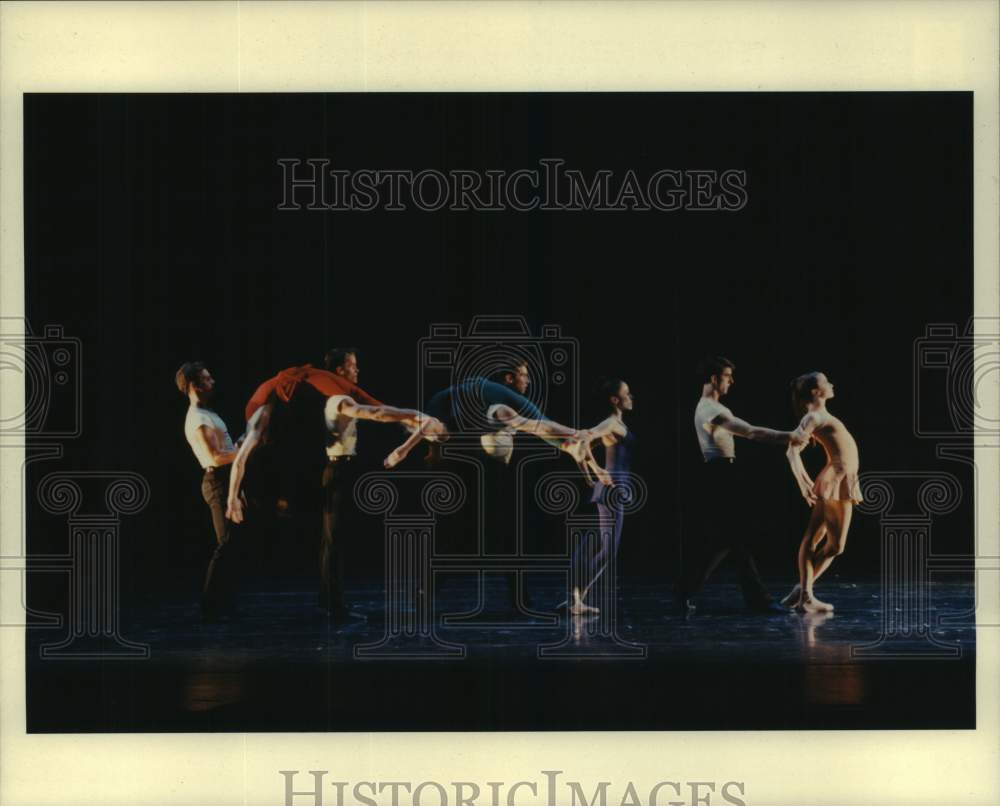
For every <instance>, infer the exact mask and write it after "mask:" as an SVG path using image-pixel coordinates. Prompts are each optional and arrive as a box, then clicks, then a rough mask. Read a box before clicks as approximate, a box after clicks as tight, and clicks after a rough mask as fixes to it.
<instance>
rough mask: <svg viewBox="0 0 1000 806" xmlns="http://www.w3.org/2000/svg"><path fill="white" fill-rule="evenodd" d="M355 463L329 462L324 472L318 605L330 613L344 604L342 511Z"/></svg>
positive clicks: (350, 484)
mask: <svg viewBox="0 0 1000 806" xmlns="http://www.w3.org/2000/svg"><path fill="white" fill-rule="evenodd" d="M355 475H356V473H355V470H354V461H353V460H352V459H348V458H343V459H336V460H330V461H329V462H327V465H326V469H324V470H323V528H322V533H321V537H320V543H319V606H320V607H322V608H324V609H326V610H330V611H331V612H338V611H339V612H342V611H344V610H346V609H347V606H346V604H345V603H344V547H343V543H344V536H345V530H344V522H343V521H344V509H345V505H346V504H347V502H348V501H349V500H350V496H351V495H352V488H353V486H354V479H355Z"/></svg>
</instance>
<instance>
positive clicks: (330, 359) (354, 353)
mask: <svg viewBox="0 0 1000 806" xmlns="http://www.w3.org/2000/svg"><path fill="white" fill-rule="evenodd" d="M323 366H324V368H325V369H326V370H327V371H329V372H332V373H334V374H335V375H342V376H343V377H345V378H347V380H349V381H350V382H351V383H357V382H358V377H359V375H360V373H359V371H358V350H357V348H356V347H333V348H332V349H330V350H327V351H326V356H325V357H324V358H323Z"/></svg>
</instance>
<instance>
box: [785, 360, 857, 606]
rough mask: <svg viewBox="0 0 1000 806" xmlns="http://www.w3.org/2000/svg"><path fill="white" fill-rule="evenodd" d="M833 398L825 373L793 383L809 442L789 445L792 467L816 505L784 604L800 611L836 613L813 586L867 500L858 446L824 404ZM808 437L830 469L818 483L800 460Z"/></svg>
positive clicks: (801, 432) (837, 552)
mask: <svg viewBox="0 0 1000 806" xmlns="http://www.w3.org/2000/svg"><path fill="white" fill-rule="evenodd" d="M832 397H833V384H832V383H830V381H829V380H828V379H827V377H826V375H824V374H823V373H822V372H810V373H807V374H805V375H800V376H799V377H798V378H796V379H795V380H794V381H793V382H792V404H793V405H794V406H795V408H796V410H797V412H798V413H800V414H802V415H803V417H802V421H801V422H800V423H799V427H798V428H797V429H796V433H797V434H798V435H799V436H800V437H801V438H802V440H806V441H798V442H790V443H789V447H788V452H787V456H788V463H789V465H790V466H791V469H792V475H793V476H795V480H796V481H797V482H798V484H799V489H800V490H801V492H802V497H803V498H805V499H806V502H807V503H808V504H809V506H811V507H812V516H811V517H810V519H809V526H808V527H807V528H806V533H805V536H804V537H803V538H802V543H801V545H800V546H799V554H798V570H799V584H798V585H796V586H795V587H794V588H793V589H792V591H791V593H789V594H788V596H786V597H785V598H784V599H783V600H782V604H785V605H789V606H791V607H794V608H795V609H796V610H797V611H798V612H800V613H817V612H828V611H831V610H833V605H831V604H828V603H826V602H822V601H820V600H819V599H817V598H816V596H815V595H814V593H813V585H814V584H815V582H816V580H817V579H819V577H820V576H821V575H822V574H823V572H824V571H826V569H827V568H829V567H830V563H832V562H833V558H834V557H836V556H838V555H840V554H843V552H844V548H845V546H846V545H847V531H848V529H849V528H850V526H851V515H852V514H853V511H854V505H855V504H860V503H861V502H862V500H863V499H862V498H861V485H860V483H859V481H858V469H859V466H860V460H859V457H858V445H857V443H856V442H855V441H854V437H852V436H851V433H850V432H849V431H848V430H847V428H846V427H845V426H844V424H843V423H842V422H841V421H840V420H839V419H837V418H836V417H834V416H833V414H831V413H830V412H829V411H827V408H826V402H827V401H828V400H830V399H831V398H832ZM810 438H811V439H813V440H815V441H816V442H818V443H819V444H820V445H822V446H823V450H824V451H825V452H826V466H825V467H824V468H823V469H822V470H821V471H820V472H819V474H818V475H817V476H816V480H815V481H813V480H812V479H811V478H809V474H808V473H807V472H806V469H805V467H804V466H803V464H802V457H801V456H800V454H801V452H802V449H803V447H804V446H805V445H806V444H808V440H809V439H810Z"/></svg>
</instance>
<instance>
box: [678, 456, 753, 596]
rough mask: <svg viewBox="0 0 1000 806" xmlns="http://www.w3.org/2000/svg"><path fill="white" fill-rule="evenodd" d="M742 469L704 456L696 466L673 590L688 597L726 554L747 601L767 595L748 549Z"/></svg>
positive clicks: (695, 591) (705, 580)
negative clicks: (694, 481) (679, 563)
mask: <svg viewBox="0 0 1000 806" xmlns="http://www.w3.org/2000/svg"><path fill="white" fill-rule="evenodd" d="M745 490H746V483H745V477H744V469H743V468H742V467H740V466H739V465H737V464H736V463H735V462H732V463H730V462H706V463H705V464H704V465H702V466H701V467H699V468H698V478H697V490H696V491H695V494H694V496H693V500H694V503H695V505H696V506H695V508H694V509H693V511H692V512H690V513H689V515H688V517H687V518H686V519H685V520H686V522H687V524H688V528H687V529H685V534H684V540H683V543H682V554H681V576H680V583H679V585H678V588H679V590H678V594H679V595H680V596H681V597H683V598H687V597H690V596H694V595H695V594H696V593H698V591H700V590H701V588H702V586H704V584H705V582H707V581H708V578H709V577H710V576H711V575H712V572H713V571H715V569H716V568H717V567H718V566H719V564H720V563H722V561H723V560H725V559H726V558H727V557H729V559H730V560H731V561H732V562H733V563H734V564H735V566H736V570H737V572H738V573H739V579H740V586H741V587H742V589H743V598H744V599H745V600H746V603H747V604H748V605H750V606H752V607H753V606H759V605H763V604H767V603H768V602H770V601H771V596H770V594H769V593H768V592H767V589H766V588H765V587H764V583H763V581H762V580H761V578H760V572H759V571H758V570H757V561H756V560H755V559H754V556H753V553H752V551H751V549H750V536H751V534H752V529H751V527H750V525H749V524H748V523H747V522H746V520H745V519H746V515H747V507H746V506H745V504H746V502H747V496H746V493H745Z"/></svg>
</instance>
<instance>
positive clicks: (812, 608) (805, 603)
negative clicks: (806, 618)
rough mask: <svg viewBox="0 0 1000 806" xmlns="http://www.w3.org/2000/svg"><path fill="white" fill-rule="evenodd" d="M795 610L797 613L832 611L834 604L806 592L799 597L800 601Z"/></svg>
mask: <svg viewBox="0 0 1000 806" xmlns="http://www.w3.org/2000/svg"><path fill="white" fill-rule="evenodd" d="M795 612H797V613H832V612H833V605H832V604H830V603H829V602H821V601H820V600H819V599H817V598H816V597H815V596H811V595H809V594H806V595H804V596H802V598H801V599H799V603H798V604H797V605H795Z"/></svg>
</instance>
